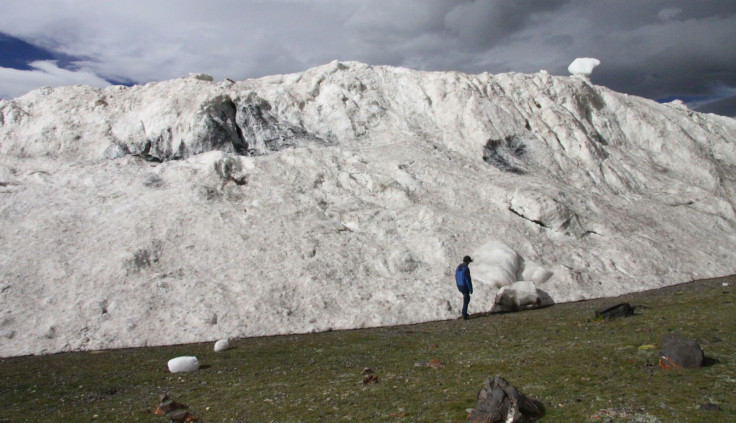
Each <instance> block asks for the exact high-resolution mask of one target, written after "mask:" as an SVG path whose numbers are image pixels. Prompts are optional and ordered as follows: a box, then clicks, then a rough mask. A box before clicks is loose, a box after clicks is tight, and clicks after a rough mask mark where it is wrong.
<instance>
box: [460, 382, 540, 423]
mask: <svg viewBox="0 0 736 423" xmlns="http://www.w3.org/2000/svg"><path fill="white" fill-rule="evenodd" d="M542 416H544V405H543V404H542V403H541V402H539V401H537V400H533V399H530V398H527V397H526V396H525V395H524V394H522V393H521V392H519V391H517V390H516V388H514V387H513V386H511V385H510V384H509V383H508V382H506V380H505V379H504V378H502V377H501V376H496V377H490V376H489V377H487V378H486V380H485V381H484V382H483V387H482V388H481V390H480V392H478V402H477V404H476V406H475V409H474V410H473V411H472V412H471V413H470V415H469V416H468V421H469V422H474V423H496V422H505V423H532V422H535V421H537V420H538V419H540V418H541V417H542Z"/></svg>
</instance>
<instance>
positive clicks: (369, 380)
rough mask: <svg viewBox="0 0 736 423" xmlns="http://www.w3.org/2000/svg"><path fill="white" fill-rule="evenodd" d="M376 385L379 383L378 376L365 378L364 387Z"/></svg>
mask: <svg viewBox="0 0 736 423" xmlns="http://www.w3.org/2000/svg"><path fill="white" fill-rule="evenodd" d="M374 383H378V376H377V375H367V376H366V377H364V378H363V385H372V384H374Z"/></svg>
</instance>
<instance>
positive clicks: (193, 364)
mask: <svg viewBox="0 0 736 423" xmlns="http://www.w3.org/2000/svg"><path fill="white" fill-rule="evenodd" d="M198 369H199V361H198V360H197V357H192V356H182V357H176V358H172V359H171V360H169V371H170V372H171V373H180V372H194V371H196V370H198Z"/></svg>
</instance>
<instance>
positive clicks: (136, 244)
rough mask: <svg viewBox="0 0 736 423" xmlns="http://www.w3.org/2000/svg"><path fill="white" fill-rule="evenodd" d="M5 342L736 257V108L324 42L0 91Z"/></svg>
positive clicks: (121, 343) (241, 320)
mask: <svg viewBox="0 0 736 423" xmlns="http://www.w3.org/2000/svg"><path fill="white" fill-rule="evenodd" d="M0 160H1V163H0V278H1V279H0V302H1V303H2V308H1V309H0V313H1V315H0V355H2V356H13V355H23V354H43V353H52V352H57V351H70V350H90V349H101V348H116V347H134V346H145V345H162V344H174V343H185V342H195V341H214V340H217V339H222V338H231V339H232V338H238V337H249V336H259V335H274V334H286V333H307V332H314V331H325V330H330V329H343V328H362V327H372V326H380V325H394V324H406V323H413V322H422V321H430V320H438V319H454V318H457V317H458V316H459V315H460V308H461V306H462V297H461V295H460V294H459V293H458V292H457V290H456V288H455V281H454V277H453V275H454V269H455V267H456V266H457V264H458V263H459V262H460V260H461V259H462V257H463V256H464V255H471V256H473V257H474V260H475V261H474V262H473V263H472V264H471V267H470V268H471V272H472V275H473V284H474V288H475V293H474V295H473V299H472V301H471V303H470V312H471V313H478V312H485V311H488V310H490V308H491V307H492V305H493V299H494V296H495V294H496V292H497V291H498V290H499V289H501V288H502V287H504V286H508V285H511V284H512V283H514V282H516V281H521V280H527V281H532V282H534V283H535V284H536V286H537V288H538V289H539V290H541V291H543V292H544V293H546V294H547V295H549V296H550V297H551V298H552V300H553V301H554V302H557V303H559V302H566V301H575V300H580V299H585V298H593V297H601V296H613V295H618V294H622V293H626V292H632V291H639V290H645V289H650V288H657V287H661V286H665V285H672V284H676V283H680V282H685V281H689V280H693V279H699V278H705V277H716V276H723V275H728V274H733V273H736V249H734V248H733V247H734V245H736V216H735V215H734V200H735V199H736V192H735V189H736V184H735V179H736V120H733V119H730V118H723V117H718V116H715V115H706V114H701V113H696V112H692V111H690V110H688V109H687V108H685V107H684V106H683V105H681V104H677V103H671V104H657V103H655V102H652V101H649V100H645V99H642V98H638V97H632V96H627V95H623V94H619V93H616V92H613V91H611V90H609V89H606V88H604V87H600V86H595V85H592V84H591V83H590V82H589V81H586V80H584V79H580V78H571V77H558V76H552V75H548V74H546V72H542V73H539V74H518V73H509V74H498V75H490V74H481V75H467V74H461V73H456V72H418V71H412V70H408V69H402V68H391V67H377V66H368V65H364V64H361V63H355V62H343V63H340V62H333V63H330V64H328V65H325V66H322V67H318V68H314V69H311V70H308V71H305V72H303V73H300V74H292V75H279V76H272V77H267V78H261V79H256V80H246V81H240V82H233V81H230V80H225V81H212V80H211V78H208V77H207V76H206V75H192V76H190V77H188V78H184V79H177V80H171V81H163V82H158V83H150V84H147V85H144V86H134V87H130V88H128V87H120V86H115V87H108V88H105V89H95V88H91V87H83V86H76V87H65V88H56V89H51V88H43V89H40V90H36V91H33V92H31V93H29V94H27V95H25V96H23V97H20V98H17V99H14V100H10V101H0Z"/></svg>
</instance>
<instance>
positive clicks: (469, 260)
mask: <svg viewBox="0 0 736 423" xmlns="http://www.w3.org/2000/svg"><path fill="white" fill-rule="evenodd" d="M472 261H473V259H471V258H470V256H465V257H463V263H465V264H468V263H470V262H472Z"/></svg>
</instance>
